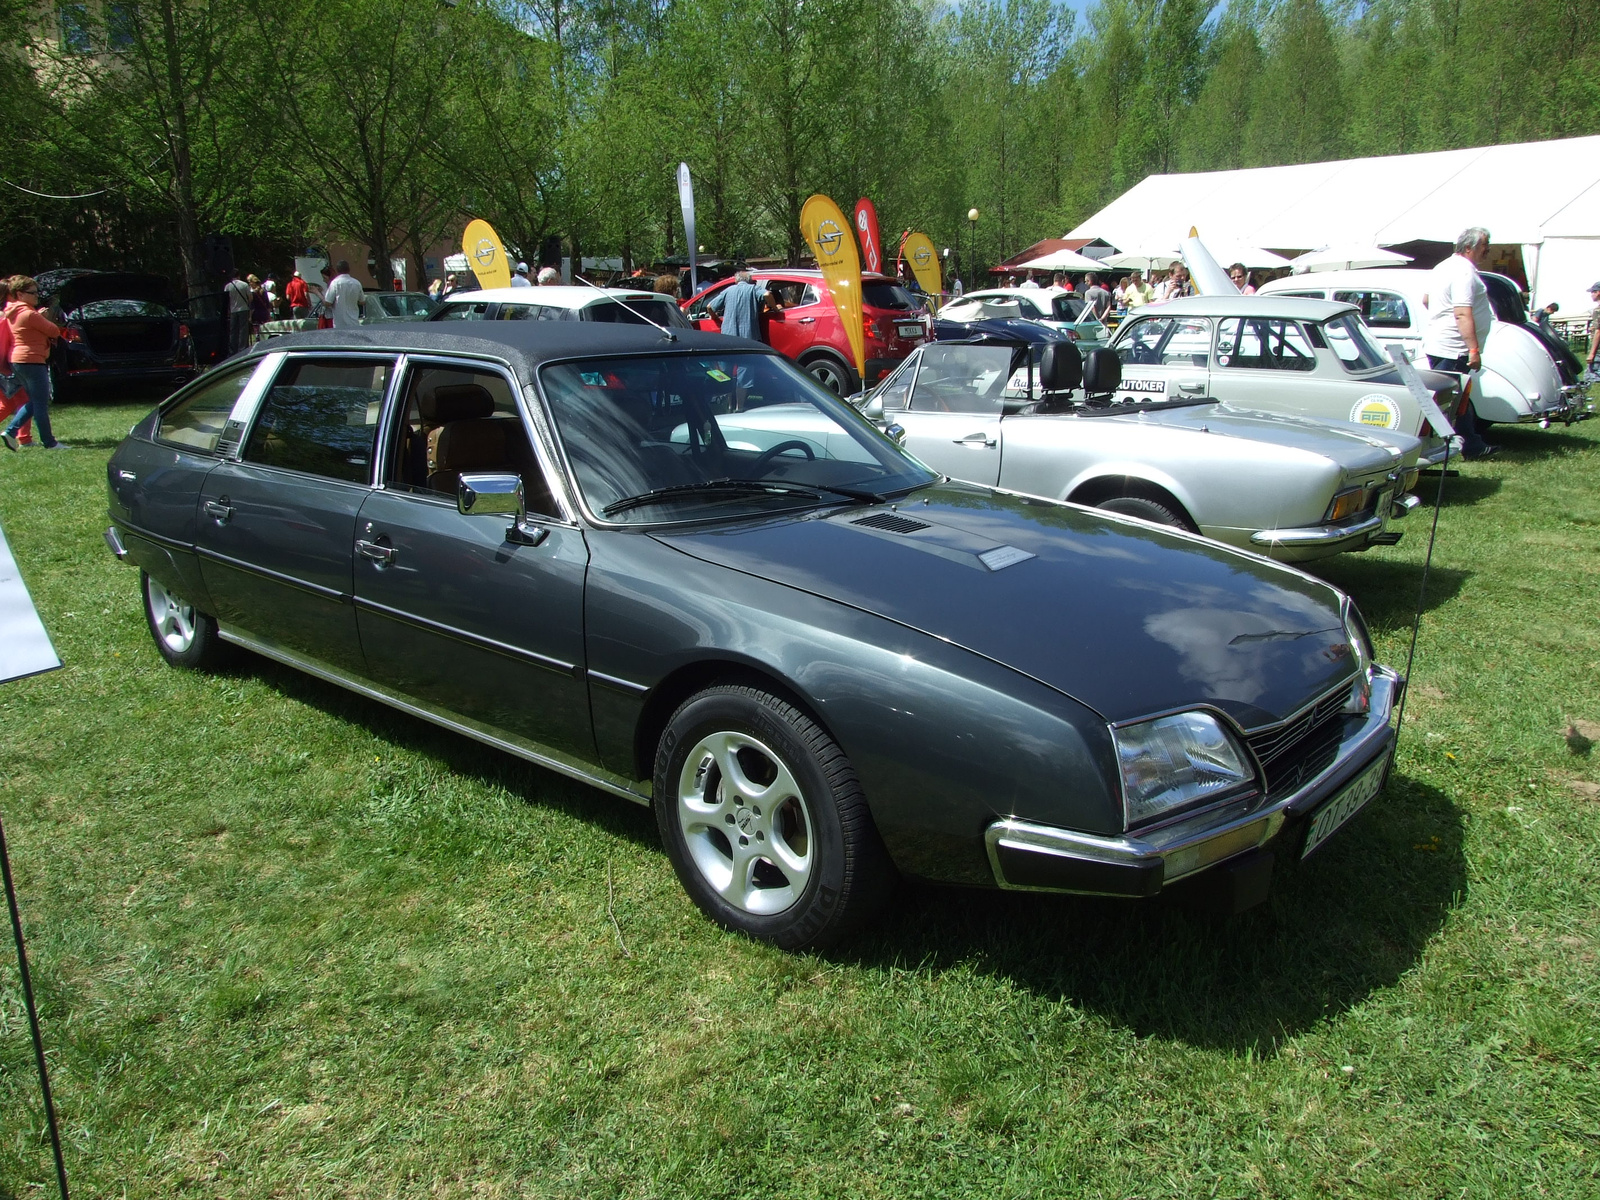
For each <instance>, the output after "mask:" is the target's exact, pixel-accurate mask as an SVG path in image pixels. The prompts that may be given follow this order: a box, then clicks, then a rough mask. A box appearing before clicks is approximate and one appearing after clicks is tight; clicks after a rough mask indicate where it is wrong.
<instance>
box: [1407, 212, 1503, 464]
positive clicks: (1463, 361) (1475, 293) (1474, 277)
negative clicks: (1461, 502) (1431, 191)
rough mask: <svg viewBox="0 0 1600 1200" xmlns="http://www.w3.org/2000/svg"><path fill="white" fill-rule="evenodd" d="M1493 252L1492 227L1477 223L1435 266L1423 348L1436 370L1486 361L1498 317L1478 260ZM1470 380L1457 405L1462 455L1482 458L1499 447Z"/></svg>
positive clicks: (1465, 369)
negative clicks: (1488, 434) (1483, 429)
mask: <svg viewBox="0 0 1600 1200" xmlns="http://www.w3.org/2000/svg"><path fill="white" fill-rule="evenodd" d="M1488 253H1489V231H1488V230H1487V229H1482V228H1480V227H1478V226H1476V225H1474V226H1473V227H1472V228H1471V229H1467V230H1463V231H1462V233H1461V234H1460V235H1459V236H1457V238H1456V252H1455V253H1454V254H1452V255H1451V256H1450V257H1449V258H1447V259H1445V260H1444V261H1443V262H1442V263H1440V264H1439V265H1438V266H1437V267H1435V268H1434V269H1433V274H1432V276H1431V277H1430V278H1429V280H1428V290H1427V293H1426V294H1425V295H1424V296H1423V297H1422V303H1423V304H1425V305H1426V306H1427V308H1428V325H1427V328H1425V329H1424V330H1423V332H1422V352H1423V353H1424V354H1426V355H1427V356H1428V365H1429V366H1430V367H1432V368H1433V369H1434V370H1435V371H1455V372H1457V373H1458V374H1461V375H1463V376H1465V375H1468V374H1469V373H1473V374H1475V373H1476V372H1478V371H1479V370H1481V369H1482V367H1483V343H1484V341H1485V340H1486V339H1487V338H1488V336H1489V326H1490V325H1491V324H1493V322H1494V310H1493V309H1491V308H1490V307H1489V289H1488V288H1487V287H1485V286H1484V282H1483V276H1481V275H1479V274H1478V265H1479V264H1480V263H1482V262H1483V260H1484V258H1485V257H1486V256H1487V255H1488ZM1470 386H1471V385H1470V381H1469V380H1465V379H1464V380H1463V382H1462V389H1461V391H1462V398H1461V403H1460V405H1459V406H1458V407H1457V409H1456V413H1455V426H1456V432H1457V433H1459V434H1460V435H1461V456H1462V457H1463V458H1482V457H1484V456H1485V455H1488V454H1493V453H1494V452H1495V450H1496V449H1497V447H1495V446H1491V445H1489V444H1488V443H1487V442H1485V441H1484V440H1483V435H1482V434H1480V433H1479V432H1478V421H1477V417H1476V415H1475V414H1474V413H1473V411H1472V398H1471V391H1470Z"/></svg>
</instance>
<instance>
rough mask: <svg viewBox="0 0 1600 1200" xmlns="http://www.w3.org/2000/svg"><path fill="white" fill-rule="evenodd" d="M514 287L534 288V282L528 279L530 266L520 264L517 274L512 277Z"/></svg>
mask: <svg viewBox="0 0 1600 1200" xmlns="http://www.w3.org/2000/svg"><path fill="white" fill-rule="evenodd" d="M511 286H512V287H532V286H533V281H532V280H531V279H529V278H528V264H527V263H524V262H519V263H518V264H517V270H516V274H514V275H512V276H511Z"/></svg>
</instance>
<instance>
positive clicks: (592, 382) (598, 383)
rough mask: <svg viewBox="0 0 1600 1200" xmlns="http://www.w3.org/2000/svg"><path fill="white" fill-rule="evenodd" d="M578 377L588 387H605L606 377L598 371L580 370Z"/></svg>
mask: <svg viewBox="0 0 1600 1200" xmlns="http://www.w3.org/2000/svg"><path fill="white" fill-rule="evenodd" d="M578 378H579V379H581V380H583V382H584V383H586V384H587V385H588V386H590V387H605V385H606V377H605V376H604V375H602V374H600V372H599V371H580V372H579V373H578Z"/></svg>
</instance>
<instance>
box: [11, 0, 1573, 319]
mask: <svg viewBox="0 0 1600 1200" xmlns="http://www.w3.org/2000/svg"><path fill="white" fill-rule="evenodd" d="M0 18H3V20H0V163H3V164H4V165H3V167H0V180H4V181H5V183H4V184H3V185H0V222H3V224H4V233H3V234H0V254H9V256H10V258H11V259H13V260H16V261H15V262H14V263H7V264H6V265H4V266H0V270H3V269H8V268H9V269H16V268H28V269H37V268H39V267H42V266H47V265H56V264H57V263H58V262H62V261H66V260H65V259H63V258H62V257H58V255H60V256H66V255H76V256H77V259H76V261H80V262H81V261H84V260H85V257H86V256H88V257H92V258H94V259H95V260H96V261H101V262H104V263H105V264H106V265H115V264H117V263H129V264H133V263H140V264H143V263H146V262H148V261H150V260H151V259H152V258H155V257H160V256H161V255H162V254H163V253H164V254H165V256H166V261H167V262H168V263H169V264H170V266H171V268H172V270H173V273H174V275H175V276H176V275H182V276H183V277H185V278H186V279H187V281H188V283H189V286H190V287H191V289H194V290H206V289H209V288H210V287H214V286H215V280H208V279H207V278H206V274H207V271H206V261H205V254H204V246H205V240H206V239H207V238H208V237H209V236H211V235H216V234H223V235H228V234H232V235H236V236H242V237H246V238H259V237H266V236H280V237H285V238H288V239H290V240H293V241H296V242H302V243H319V242H321V243H325V242H328V241H335V240H337V241H351V242H357V243H364V244H366V245H368V246H370V247H371V248H372V252H373V258H374V260H375V268H376V272H377V274H378V276H379V278H380V279H383V278H384V277H385V276H386V274H387V271H388V268H389V259H390V257H391V255H396V256H398V255H400V254H408V255H410V256H411V257H414V258H418V259H420V258H421V256H422V255H423V254H424V253H425V252H426V251H427V250H428V248H429V247H430V245H431V244H433V243H435V242H436V241H437V240H438V239H439V238H441V237H448V236H450V235H451V234H452V233H453V232H454V230H456V229H457V228H459V226H460V224H461V223H462V222H463V221H464V220H465V219H466V218H467V217H470V216H483V217H486V218H488V219H489V220H490V221H491V222H492V223H493V224H494V225H495V226H496V228H497V229H499V230H500V232H501V234H502V236H503V237H504V238H505V239H506V241H507V242H508V243H509V244H510V245H511V246H513V247H514V248H516V249H517V250H518V251H520V253H521V254H522V255H523V256H524V257H526V258H528V259H530V260H531V259H532V258H533V257H534V255H535V254H537V253H539V252H540V251H541V249H543V248H544V247H545V246H546V245H547V244H548V243H549V239H551V238H553V237H556V236H559V237H560V238H562V239H563V240H564V243H565V248H566V250H567V252H568V253H571V254H573V255H576V256H580V257H581V256H582V255H583V254H584V253H588V254H598V255H606V256H616V257H620V258H623V259H624V260H625V261H627V262H628V263H630V264H643V263H647V262H651V261H656V260H659V259H660V258H662V257H665V256H669V255H674V254H681V253H682V252H683V250H684V246H683V241H682V236H683V230H682V225H681V222H680V219H679V216H678V204H677V194H676V188H675V186H674V182H673V179H674V171H675V168H676V166H677V163H678V162H679V161H680V160H681V161H685V162H688V163H689V165H690V168H691V171H692V174H693V178H694V182H695V191H696V197H697V201H698V216H699V240H700V242H701V243H703V244H705V245H706V246H707V247H708V250H709V251H710V253H712V254H716V255H723V256H727V255H748V256H755V255H760V254H771V255H778V256H784V257H788V258H791V259H793V258H796V257H798V256H799V255H801V254H802V253H803V251H804V248H803V245H802V243H801V240H800V236H799V229H798V219H799V211H800V206H801V205H802V204H803V203H804V201H805V198H806V197H807V196H808V195H810V194H811V193H812V192H817V191H822V192H826V193H828V194H830V195H832V196H833V197H834V198H835V199H836V200H838V201H839V202H840V204H841V205H842V206H844V207H845V208H847V209H848V208H849V207H850V206H851V205H852V204H853V202H854V200H855V199H856V197H857V196H861V195H867V196H870V197H871V198H872V199H873V200H874V202H875V203H876V204H877V207H878V212H879V216H880V223H881V227H882V230H883V234H884V239H885V242H886V245H885V250H886V251H887V252H888V253H889V254H891V255H892V253H893V251H894V249H895V242H896V236H897V234H898V233H899V231H900V230H902V229H907V228H920V229H923V230H925V231H926V232H928V233H929V234H930V235H931V236H932V237H933V238H934V240H935V241H936V242H937V243H939V244H940V245H942V246H948V247H951V248H952V249H958V250H964V251H965V257H966V259H967V262H965V263H963V264H962V265H963V267H964V268H965V272H964V273H965V274H966V276H967V278H968V279H969V280H971V279H972V278H973V277H974V272H973V268H974V267H975V266H980V265H986V264H988V263H993V262H994V261H996V260H997V259H999V258H1001V257H1004V256H1007V255H1009V254H1012V253H1014V252H1015V251H1016V250H1018V249H1020V248H1022V247H1024V246H1026V245H1028V244H1029V243H1031V242H1033V241H1035V240H1037V239H1039V238H1043V237H1048V236H1054V235H1059V234H1060V233H1061V232H1062V230H1063V229H1065V228H1068V227H1070V226H1071V225H1073V224H1075V223H1076V222H1078V221H1080V220H1081V219H1082V218H1083V217H1085V216H1086V215H1088V214H1089V213H1090V212H1092V211H1093V210H1094V209H1095V208H1097V207H1099V206H1100V205H1102V204H1104V203H1106V202H1107V201H1108V200H1110V199H1111V198H1112V197H1114V196H1116V195H1117V194H1119V193H1120V192H1122V191H1123V190H1125V189H1126V188H1128V187H1131V186H1133V185H1134V184H1136V183H1137V182H1138V181H1139V180H1140V179H1142V178H1143V177H1144V176H1146V175H1147V174H1150V173H1152V172H1171V171H1204V170H1220V169H1228V168H1234V167H1247V166H1263V165H1271V164H1275V163H1289V162H1305V161H1315V160H1320V159H1329V158H1336V157H1340V156H1346V155H1364V154H1403V153H1415V152H1419V151H1427V150H1439V149H1448V148H1453V147H1459V146H1471V145H1483V144H1489V143H1495V142H1507V141H1521V140H1532V139H1538V138H1549V137H1566V136H1575V135H1579V134H1590V133H1595V132H1597V131H1600V4H1596V3H1595V2H1594V0H1367V2H1364V3H1357V2H1355V0H1227V2H1226V4H1225V5H1224V4H1221V3H1219V0H1098V2H1096V3H1094V4H1091V5H1090V6H1089V8H1088V9H1087V11H1086V12H1085V13H1084V14H1083V16H1082V19H1075V14H1074V12H1073V11H1072V9H1071V8H1069V7H1068V6H1067V5H1066V4H1065V3H1064V0H962V2H961V3H953V2H950V0H0ZM23 189H31V190H33V191H39V192H46V193H58V194H66V195H70V196H74V197H75V198H74V199H72V200H53V199H48V198H43V197H38V196H32V195H29V194H28V192H27V191H25V190H23ZM82 193H93V195H89V196H83V195H81V194H82ZM971 207H976V208H978V209H979V210H980V213H981V216H980V219H979V221H978V225H977V236H976V247H974V246H973V245H972V243H973V240H974V239H973V236H972V231H971V229H970V227H969V225H968V223H967V220H966V212H967V210H968V209H969V208H971ZM36 232H37V234H38V235H39V236H35V233H36ZM39 245H49V246H51V247H61V248H62V249H60V250H59V251H52V252H51V255H50V257H49V258H47V259H45V260H44V261H40V260H39V258H38V251H37V249H36V248H37V247H38V246H39ZM160 246H165V247H166V249H165V251H161V250H160V249H159V247H160ZM974 256H976V257H977V258H979V259H981V260H983V263H982V264H978V263H974V262H973V261H972V259H973V258H974ZM420 269H421V264H420V262H419V263H418V271H419V273H420Z"/></svg>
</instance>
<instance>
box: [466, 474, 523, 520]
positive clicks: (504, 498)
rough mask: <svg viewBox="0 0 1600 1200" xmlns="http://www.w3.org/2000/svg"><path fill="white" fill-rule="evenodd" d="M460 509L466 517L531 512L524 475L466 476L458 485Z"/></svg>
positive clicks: (513, 514) (517, 515) (519, 515)
mask: <svg viewBox="0 0 1600 1200" xmlns="http://www.w3.org/2000/svg"><path fill="white" fill-rule="evenodd" d="M456 510H457V511H458V512H460V513H461V514H462V515H463V516H467V517H482V516H493V515H496V514H498V515H506V516H514V517H521V516H523V515H524V514H525V513H526V512H527V507H526V505H525V504H524V502H523V499H522V477H521V476H520V475H498V474H496V475H488V474H485V475H463V476H462V477H461V483H460V484H459V485H458V486H457V488H456Z"/></svg>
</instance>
